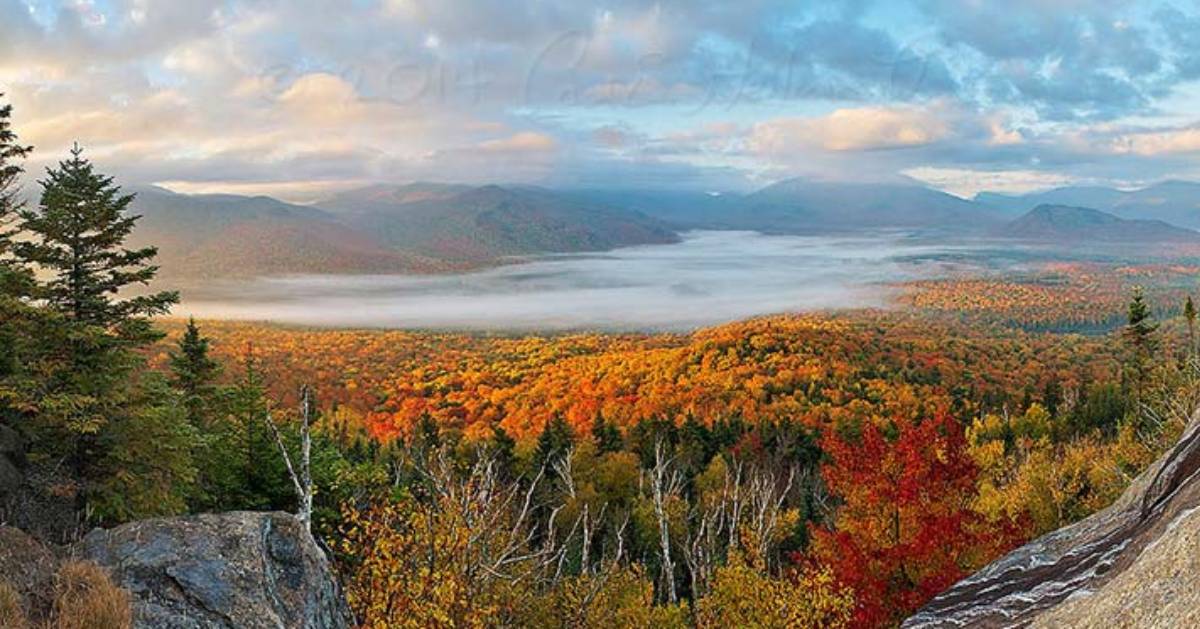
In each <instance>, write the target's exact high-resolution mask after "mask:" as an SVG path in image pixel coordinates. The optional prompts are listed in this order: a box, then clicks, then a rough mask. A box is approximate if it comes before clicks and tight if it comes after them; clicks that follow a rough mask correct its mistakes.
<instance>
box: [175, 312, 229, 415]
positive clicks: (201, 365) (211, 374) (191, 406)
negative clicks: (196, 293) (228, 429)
mask: <svg viewBox="0 0 1200 629" xmlns="http://www.w3.org/2000/svg"><path fill="white" fill-rule="evenodd" d="M209 343H210V341H209V339H208V338H207V337H205V336H202V335H201V334H200V328H199V327H198V326H197V325H196V320H195V319H194V318H190V319H188V324H187V329H185V330H184V332H183V336H182V337H180V339H179V346H178V349H177V351H174V352H171V385H172V386H173V387H175V389H176V390H177V391H179V393H180V394H181V395H182V396H183V403H184V407H185V408H186V409H187V418H188V422H189V423H190V424H191V425H193V426H195V427H197V428H199V427H202V426H204V425H205V424H207V423H208V421H207V420H208V419H209V418H210V417H211V416H212V411H213V410H214V409H213V408H212V406H213V404H214V396H215V393H216V380H217V377H218V376H219V375H220V373H221V364H220V363H218V362H217V361H215V360H213V359H212V358H211V357H209V355H208V351H209Z"/></svg>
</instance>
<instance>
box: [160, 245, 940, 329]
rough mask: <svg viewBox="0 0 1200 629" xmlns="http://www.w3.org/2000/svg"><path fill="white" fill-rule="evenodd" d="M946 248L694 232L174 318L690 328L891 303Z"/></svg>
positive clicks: (299, 282)
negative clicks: (895, 285)
mask: <svg viewBox="0 0 1200 629" xmlns="http://www.w3.org/2000/svg"><path fill="white" fill-rule="evenodd" d="M955 251H956V249H955V248H954V247H950V246H934V245H923V244H915V243H913V242H911V241H908V240H906V239H904V238H903V237H901V236H898V235H885V236H879V237H871V238H837V237H815V236H767V235H762V234H758V233H754V232H730V231H720V232H692V233H689V234H687V235H686V237H685V239H684V241H683V242H681V243H679V244H673V245H651V246H642V247H630V248H626V249H619V250H616V251H611V252H607V253H601V254H572V255H561V256H546V257H542V258H537V259H534V260H532V261H529V262H526V263H521V264H513V265H509V266H504V267H499V268H494V269H488V270H484V271H478V272H473V273H466V274H457V275H441V276H395V275H390V276H380V275H370V276H292V277H280V278H261V279H257V280H252V281H246V282H237V283H233V282H230V283H219V284H217V283H214V284H208V285H205V286H199V287H196V288H194V289H193V290H190V291H186V290H185V291H184V302H183V304H182V305H181V306H179V307H178V308H176V309H175V314H177V315H184V316H186V315H194V316H196V317H200V318H215V319H241V320H270V321H276V322H280V323H292V324H302V325H319V326H336V327H393V328H432V329H452V330H495V331H507V330H511V331H529V330H573V329H600V330H680V331H682V330H690V329H694V328H696V327H701V326H706V325H712V324H717V323H722V322H726V321H731V320H736V319H743V318H746V317H751V316H755V315H761V314H769V313H778V312H798V311H815V310H826V309H839V308H856V307H871V306H884V305H887V303H888V300H889V297H890V293H891V291H890V290H889V289H888V288H887V287H886V286H884V283H888V282H895V281H900V280H905V279H913V278H921V277H930V276H933V275H935V274H938V273H939V272H941V271H945V270H946V266H945V265H946V263H943V262H939V261H938V259H939V256H943V255H947V256H951V257H952V255H953V254H954V252H955Z"/></svg>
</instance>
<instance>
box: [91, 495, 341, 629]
mask: <svg viewBox="0 0 1200 629" xmlns="http://www.w3.org/2000/svg"><path fill="white" fill-rule="evenodd" d="M74 550H75V552H76V554H78V555H80V556H82V557H84V558H86V559H90V560H92V561H95V562H96V563H98V564H100V565H102V566H105V567H107V568H108V569H109V570H111V571H112V575H113V580H114V581H115V582H116V583H117V584H118V585H120V586H121V587H124V588H126V589H128V590H129V591H130V592H131V594H132V596H133V601H134V625H135V626H136V627H154V628H156V629H157V628H164V629H201V628H203V629H209V628H214V629H215V628H222V629H224V628H235V627H236V628H238V629H243V628H245V629H255V628H260V627H261V628H277V627H286V628H288V629H292V628H303V629H326V628H342V627H348V626H349V625H350V619H349V618H350V616H349V612H348V611H347V608H346V605H345V602H344V599H343V598H342V596H341V592H340V590H339V588H338V585H337V581H336V579H335V578H334V576H333V573H332V570H331V568H330V566H329V562H328V561H327V560H326V558H325V555H324V554H323V553H322V552H321V549H320V548H319V547H318V546H317V544H316V542H315V541H314V540H313V538H312V536H311V535H309V534H308V532H307V531H305V530H304V528H303V526H302V525H301V524H300V522H299V521H297V520H296V518H295V517H293V516H291V515H288V514H286V513H254V512H232V513H220V514H203V515H193V516H185V517H177V518H159V519H153V520H142V521H139V522H132V523H129V524H125V525H122V526H118V527H116V528H113V529H97V530H94V531H92V532H91V533H89V534H88V535H87V536H86V537H84V539H83V540H82V541H80V542H79V543H78V544H76V546H75V548H74Z"/></svg>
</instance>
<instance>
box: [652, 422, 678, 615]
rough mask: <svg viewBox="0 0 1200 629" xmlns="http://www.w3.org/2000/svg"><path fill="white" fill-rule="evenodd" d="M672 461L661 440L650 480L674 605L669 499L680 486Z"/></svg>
mask: <svg viewBox="0 0 1200 629" xmlns="http://www.w3.org/2000/svg"><path fill="white" fill-rule="evenodd" d="M670 467H671V459H668V458H667V456H666V453H665V452H664V448H663V441H662V439H661V438H660V439H659V440H658V441H657V442H655V444H654V470H653V473H652V476H651V479H650V485H651V487H650V488H651V491H652V492H653V498H654V514H655V516H657V518H658V535H659V545H660V550H661V552H662V577H663V581H664V585H666V586H667V600H668V601H669V602H670V603H671V604H672V605H674V604H675V603H677V602H678V601H679V596H678V594H677V593H676V591H675V564H674V563H673V562H672V561H671V532H670V520H669V519H668V517H667V504H666V502H667V499H668V498H669V497H670V496H672V495H673V494H674V493H675V492H676V490H677V489H678V485H679V476H678V474H677V473H676V472H672V471H670Z"/></svg>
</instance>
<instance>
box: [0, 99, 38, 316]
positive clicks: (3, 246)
mask: <svg viewBox="0 0 1200 629" xmlns="http://www.w3.org/2000/svg"><path fill="white" fill-rule="evenodd" d="M3 96H4V94H0V97H3ZM11 118H12V105H3V106H0V295H4V296H19V295H20V294H24V293H25V292H26V291H27V288H28V285H29V282H30V280H31V279H32V278H31V275H30V274H29V271H28V269H25V268H23V267H22V266H21V265H19V264H18V263H17V261H15V260H14V259H12V257H11V256H10V252H11V250H12V246H13V240H12V237H13V236H14V235H15V233H16V231H17V230H16V228H15V225H14V224H15V222H16V219H17V213H18V212H19V211H20V210H21V208H22V207H24V205H23V203H22V202H21V198H20V186H19V184H20V177H21V174H22V173H23V172H25V170H24V168H22V167H21V160H23V159H25V157H27V156H28V155H29V153H30V152H31V151H32V150H33V147H31V146H25V145H22V144H20V143H19V142H18V141H17V134H16V132H15V131H13V129H12V122H11ZM18 291H20V292H18Z"/></svg>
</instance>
